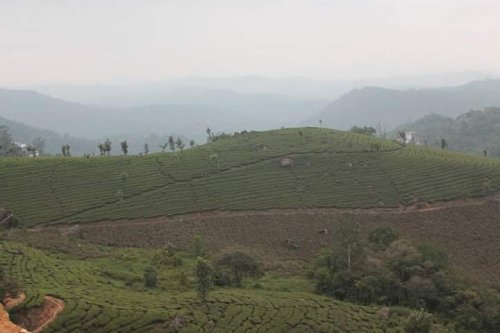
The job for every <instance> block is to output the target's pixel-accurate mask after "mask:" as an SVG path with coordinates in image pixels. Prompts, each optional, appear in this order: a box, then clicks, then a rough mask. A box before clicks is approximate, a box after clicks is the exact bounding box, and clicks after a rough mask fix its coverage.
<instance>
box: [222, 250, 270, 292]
mask: <svg viewBox="0 0 500 333" xmlns="http://www.w3.org/2000/svg"><path fill="white" fill-rule="evenodd" d="M262 275H263V271H262V268H261V266H260V264H259V263H258V262H257V260H255V258H253V257H252V256H250V255H248V254H246V253H244V252H241V251H235V252H231V253H226V254H223V255H221V256H220V257H219V258H217V259H216V261H215V283H216V284H217V285H221V286H235V287H241V282H242V280H243V278H244V277H247V276H251V277H259V276H262Z"/></svg>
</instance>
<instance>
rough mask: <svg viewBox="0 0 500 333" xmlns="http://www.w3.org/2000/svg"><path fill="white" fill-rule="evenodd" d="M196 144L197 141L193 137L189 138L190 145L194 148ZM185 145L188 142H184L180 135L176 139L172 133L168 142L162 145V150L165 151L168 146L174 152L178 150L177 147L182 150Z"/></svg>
mask: <svg viewBox="0 0 500 333" xmlns="http://www.w3.org/2000/svg"><path fill="white" fill-rule="evenodd" d="M195 144H196V142H195V141H194V140H193V139H191V140H189V147H191V148H193V147H194V146H195ZM185 147H186V144H185V143H184V141H182V139H181V138H179V137H178V138H177V139H174V137H173V136H172V135H171V136H169V137H168V141H167V142H166V143H164V144H162V145H160V148H161V151H162V152H165V151H166V150H167V148H169V149H170V151H172V152H174V151H176V150H177V149H179V150H181V151H182V150H184V148H185Z"/></svg>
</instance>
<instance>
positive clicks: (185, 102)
mask: <svg viewBox="0 0 500 333" xmlns="http://www.w3.org/2000/svg"><path fill="white" fill-rule="evenodd" d="M169 96H170V97H171V99H168V100H170V101H171V102H170V104H155V102H160V101H159V100H158V101H151V103H150V104H149V105H139V106H135V107H110V106H91V105H84V104H79V103H74V102H68V101H65V100H61V99H58V98H54V97H50V96H46V95H42V94H40V93H37V92H34V91H26V90H7V89H0V116H3V117H5V118H8V119H11V120H15V121H19V122H22V123H25V124H27V125H30V126H34V127H37V128H46V129H50V130H54V131H57V132H59V133H70V134H71V135H74V136H81V137H86V138H91V139H97V138H101V137H106V136H113V135H122V136H129V135H141V136H145V135H149V134H152V133H156V134H159V135H164V134H171V133H176V134H177V135H183V136H185V137H189V138H195V139H196V140H197V141H200V140H203V139H205V137H206V134H205V131H206V128H207V127H211V128H212V129H213V130H214V131H215V132H217V131H224V132H233V131H241V130H244V129H247V130H250V129H256V130H264V129H271V128H277V127H282V126H287V127H290V126H296V125H298V124H299V123H300V121H301V120H302V119H303V118H304V117H305V116H311V115H313V114H314V113H316V112H318V111H319V110H320V109H321V108H322V107H323V106H324V105H325V104H326V102H323V101H304V100H296V99H294V98H291V97H286V96H279V95H270V94H238V93H235V92H231V91H219V90H192V89H188V90H187V91H186V90H184V89H181V88H179V89H178V90H175V91H170V95H169ZM176 96H177V97H176ZM183 96H184V97H183Z"/></svg>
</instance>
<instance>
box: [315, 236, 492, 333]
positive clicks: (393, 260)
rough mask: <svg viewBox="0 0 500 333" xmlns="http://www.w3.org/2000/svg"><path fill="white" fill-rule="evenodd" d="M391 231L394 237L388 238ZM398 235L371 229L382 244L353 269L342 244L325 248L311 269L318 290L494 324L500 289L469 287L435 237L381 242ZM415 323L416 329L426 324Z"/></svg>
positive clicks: (462, 323)
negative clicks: (416, 243) (417, 242)
mask: <svg viewBox="0 0 500 333" xmlns="http://www.w3.org/2000/svg"><path fill="white" fill-rule="evenodd" d="M387 235H390V236H391V237H387V238H386V237H385V236H387ZM393 236H394V235H392V234H391V233H390V232H388V230H383V229H379V230H376V232H374V233H372V234H371V235H370V238H371V239H372V240H373V241H375V244H377V246H375V247H374V249H373V251H372V252H369V251H368V249H367V251H368V253H367V255H366V256H364V257H360V262H359V263H358V264H353V265H352V266H351V269H349V268H348V266H347V264H346V262H345V261H346V260H345V251H344V250H342V248H340V250H339V249H338V247H337V248H333V249H327V250H324V251H323V252H322V253H321V254H320V255H319V256H318V257H317V258H316V260H315V261H314V264H313V266H312V269H311V272H310V273H309V276H310V278H311V279H313V280H314V282H315V284H316V291H317V292H319V293H322V294H325V295H329V296H333V297H335V298H338V299H340V300H349V301H352V302H359V303H363V304H371V303H376V304H383V305H401V306H409V307H413V308H417V309H421V308H422V309H425V310H428V311H431V312H435V313H439V314H442V315H444V316H446V317H448V318H450V319H452V320H454V321H455V322H456V323H457V325H458V326H459V327H462V328H467V329H476V330H479V329H489V328H491V327H495V325H496V324H497V323H498V322H499V317H500V315H499V314H498V311H497V312H496V314H495V310H493V309H497V310H498V309H499V308H500V296H499V295H498V292H493V293H490V294H489V293H488V292H484V291H475V290H473V289H470V287H468V286H467V285H466V284H465V283H464V282H463V281H462V280H461V279H459V278H457V277H456V276H455V275H454V274H453V273H452V272H450V271H449V269H448V267H447V266H448V256H447V254H446V252H445V251H444V250H443V249H442V248H440V247H439V246H437V245H435V244H433V243H430V242H424V243H422V244H420V245H419V246H418V247H415V246H414V245H413V244H412V243H411V242H409V241H407V240H394V241H392V242H391V243H390V245H389V246H388V247H387V248H385V245H384V246H382V247H381V246H378V245H379V244H384V242H385V240H390V239H393V238H394V237H393ZM380 240H384V242H382V241H380ZM420 315H421V316H424V315H422V314H420ZM411 322H412V323H413V322H414V321H411ZM412 325H413V324H412ZM412 327H413V326H412ZM415 327H416V328H415ZM415 327H414V328H412V329H424V328H418V325H417V326H415ZM408 332H410V331H408ZM411 332H426V331H425V330H424V331H419V330H413V331H411Z"/></svg>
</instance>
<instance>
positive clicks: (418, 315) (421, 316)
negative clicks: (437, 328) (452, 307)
mask: <svg viewBox="0 0 500 333" xmlns="http://www.w3.org/2000/svg"><path fill="white" fill-rule="evenodd" d="M431 329H432V315H431V314H429V313H428V312H425V311H423V310H420V311H418V312H413V313H412V314H410V316H409V317H408V318H407V319H406V321H405V323H404V330H405V333H429V332H431Z"/></svg>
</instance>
